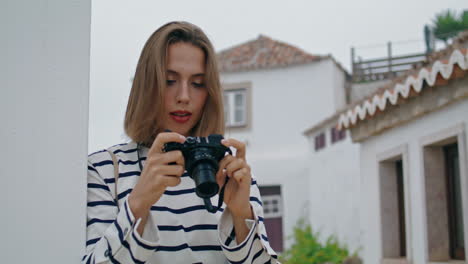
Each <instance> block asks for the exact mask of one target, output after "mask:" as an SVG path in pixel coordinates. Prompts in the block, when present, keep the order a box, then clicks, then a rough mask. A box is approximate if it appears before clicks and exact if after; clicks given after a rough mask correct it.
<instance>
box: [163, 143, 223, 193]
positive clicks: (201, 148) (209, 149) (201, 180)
mask: <svg viewBox="0 0 468 264" xmlns="http://www.w3.org/2000/svg"><path fill="white" fill-rule="evenodd" d="M223 138H224V137H223V136H222V135H219V134H212V135H209V136H208V137H187V139H186V140H185V142H184V143H177V142H169V143H166V144H165V145H164V152H168V151H173V150H180V151H182V154H183V156H184V159H185V169H186V170H187V172H188V174H189V175H190V177H191V178H192V179H193V180H194V181H195V192H196V194H197V195H198V196H199V197H201V198H211V197H213V196H215V195H216V194H217V193H218V191H219V186H218V183H217V182H216V173H217V171H218V169H219V162H220V161H221V159H223V158H224V156H225V155H226V153H229V154H232V152H231V150H230V149H229V148H228V147H226V146H224V145H223V144H221V140H222V139H223Z"/></svg>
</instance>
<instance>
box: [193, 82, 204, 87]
mask: <svg viewBox="0 0 468 264" xmlns="http://www.w3.org/2000/svg"><path fill="white" fill-rule="evenodd" d="M192 84H193V86H195V87H197V88H202V87H205V84H204V83H197V82H194V83H192Z"/></svg>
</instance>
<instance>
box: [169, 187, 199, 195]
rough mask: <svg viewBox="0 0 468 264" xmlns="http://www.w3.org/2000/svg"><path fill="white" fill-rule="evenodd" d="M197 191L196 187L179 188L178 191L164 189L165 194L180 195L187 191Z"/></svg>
mask: <svg viewBox="0 0 468 264" xmlns="http://www.w3.org/2000/svg"><path fill="white" fill-rule="evenodd" d="M194 192H195V188H191V189H183V190H177V191H168V190H166V191H164V194H165V195H179V194H186V193H194Z"/></svg>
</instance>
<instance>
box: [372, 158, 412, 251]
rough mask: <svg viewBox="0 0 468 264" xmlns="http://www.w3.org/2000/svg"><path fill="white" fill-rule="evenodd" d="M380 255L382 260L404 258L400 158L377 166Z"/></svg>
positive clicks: (401, 165)
mask: <svg viewBox="0 0 468 264" xmlns="http://www.w3.org/2000/svg"><path fill="white" fill-rule="evenodd" d="M379 174H380V208H381V230H382V251H383V252H382V253H383V257H384V259H400V258H406V256H407V254H406V246H407V243H406V213H405V191H404V190H405V188H404V187H405V185H404V174H403V161H402V156H397V157H394V158H391V159H388V160H385V161H381V162H380V164H379Z"/></svg>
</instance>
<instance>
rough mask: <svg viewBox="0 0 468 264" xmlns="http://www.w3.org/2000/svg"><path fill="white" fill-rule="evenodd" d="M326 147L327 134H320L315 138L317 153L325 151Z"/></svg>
mask: <svg viewBox="0 0 468 264" xmlns="http://www.w3.org/2000/svg"><path fill="white" fill-rule="evenodd" d="M324 147H325V133H323V132H322V133H320V134H318V135H317V136H315V151H318V150H320V149H323V148H324Z"/></svg>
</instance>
